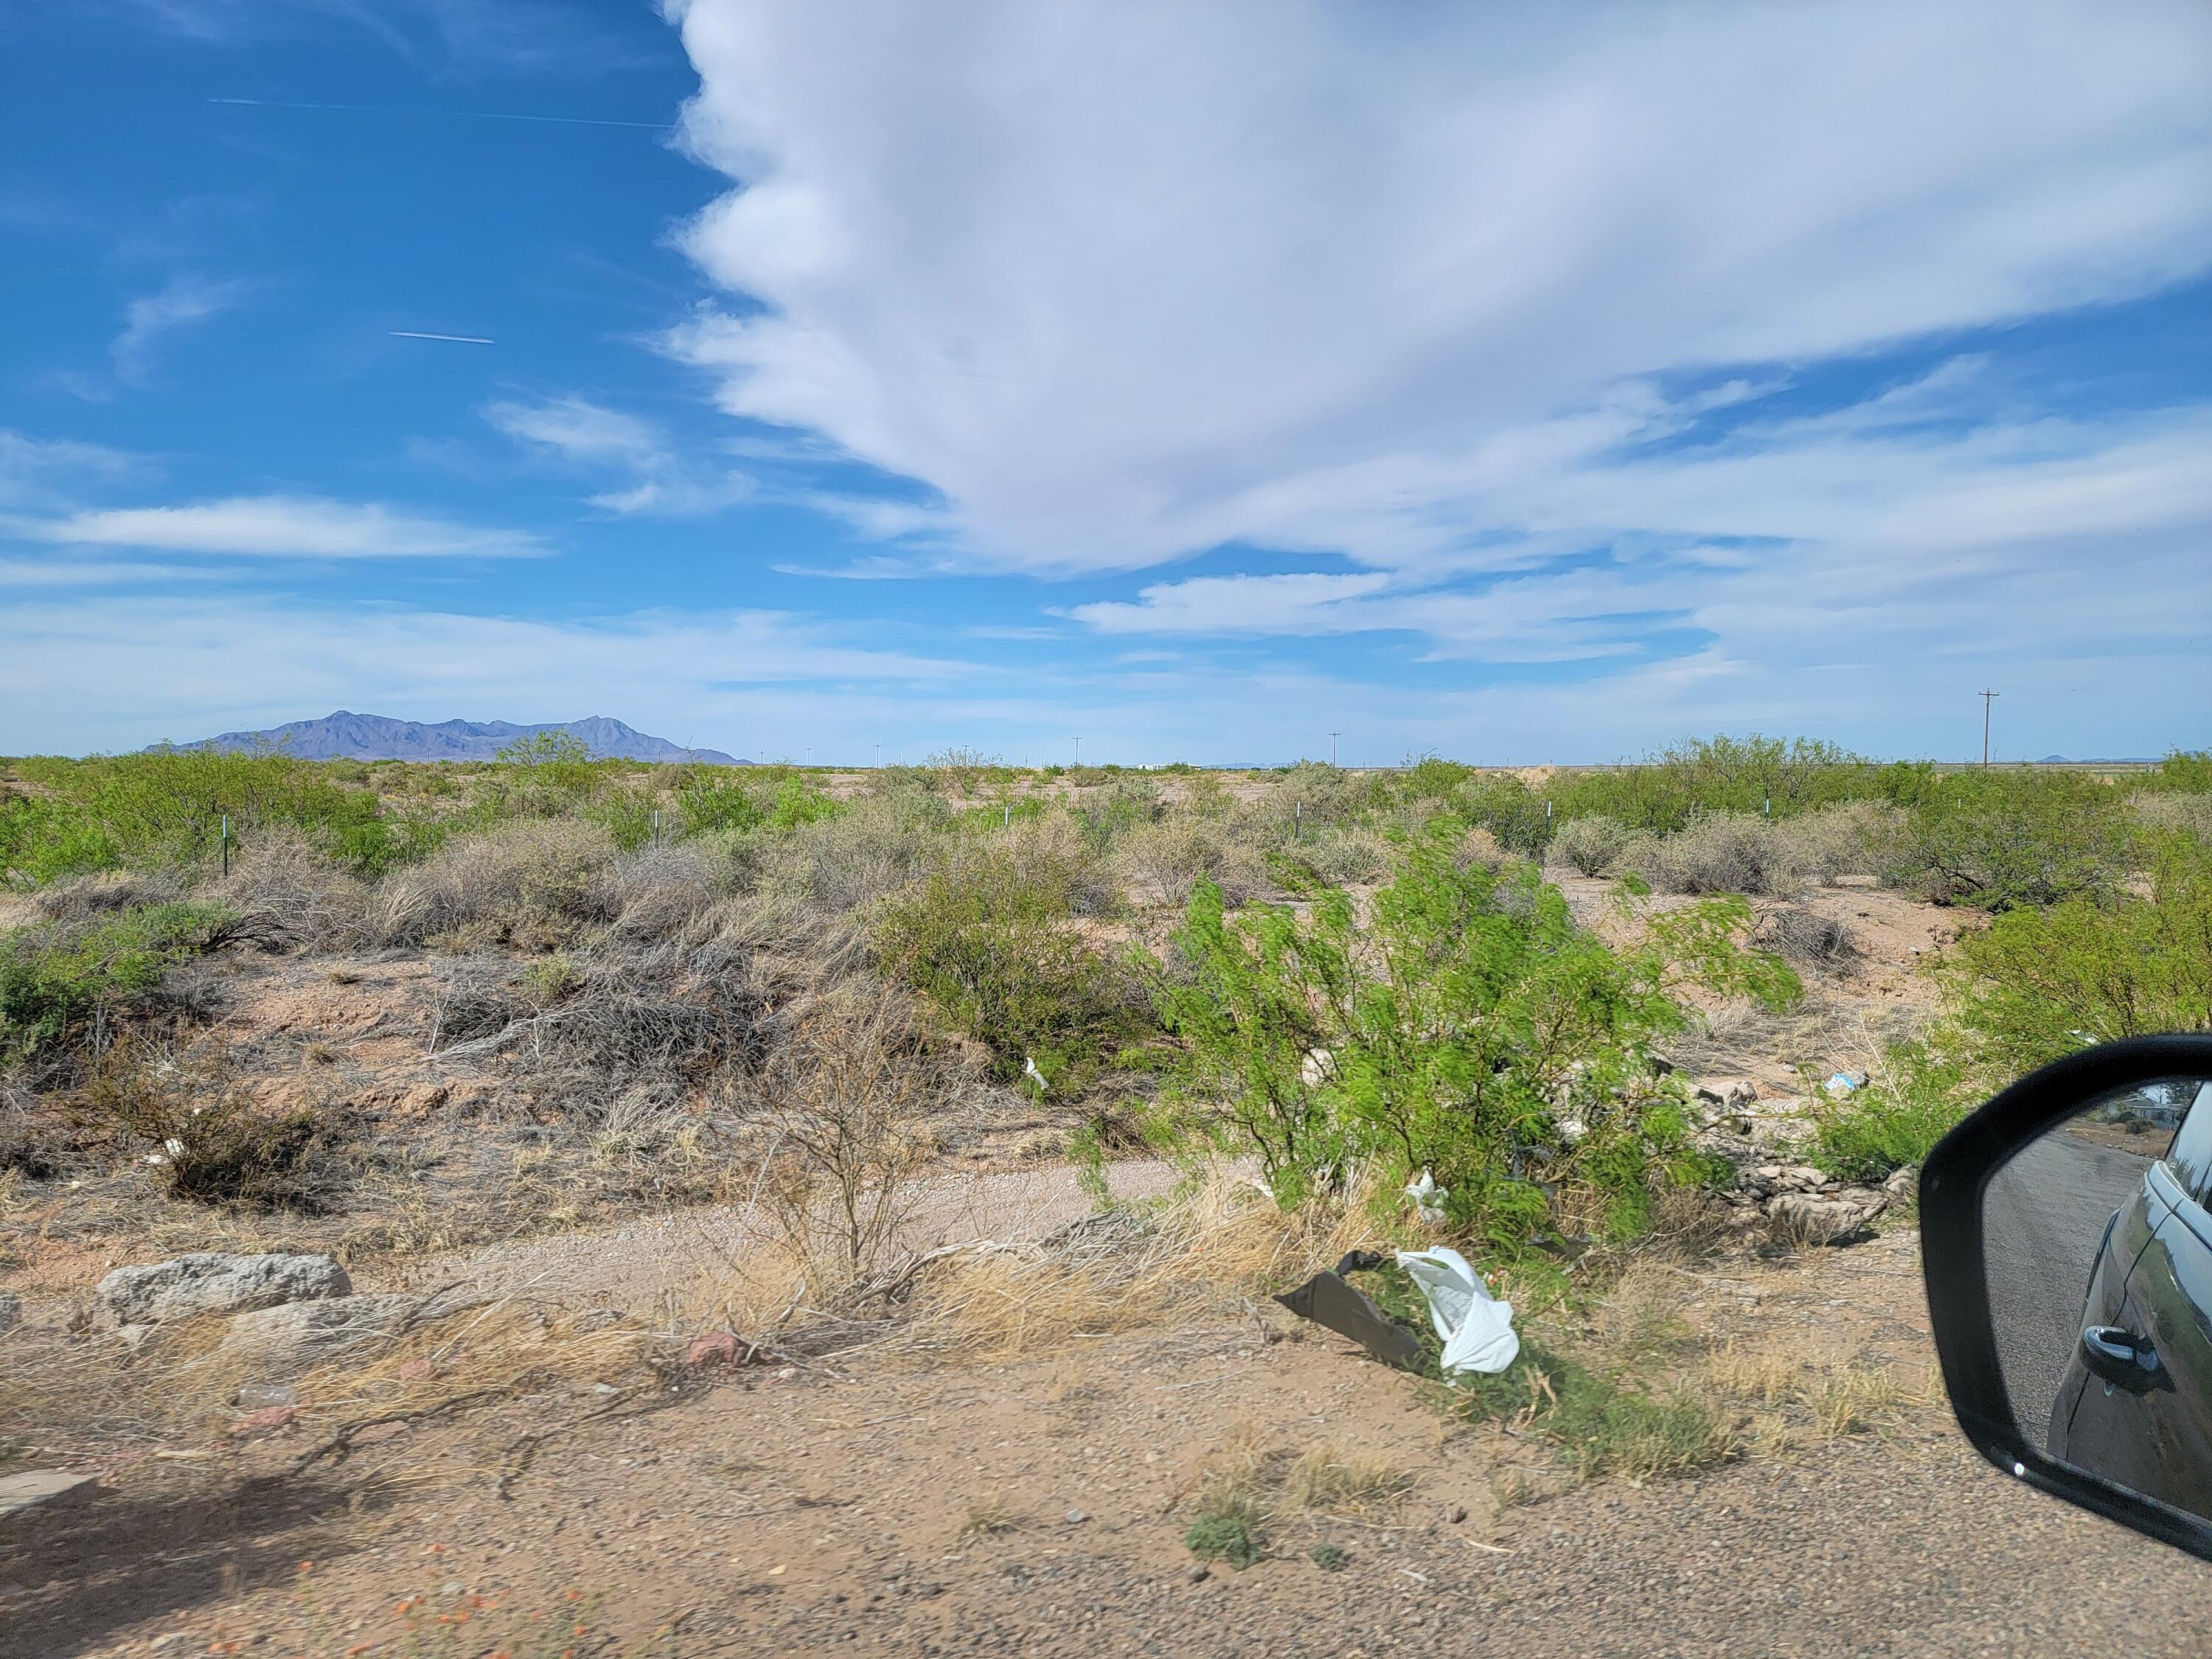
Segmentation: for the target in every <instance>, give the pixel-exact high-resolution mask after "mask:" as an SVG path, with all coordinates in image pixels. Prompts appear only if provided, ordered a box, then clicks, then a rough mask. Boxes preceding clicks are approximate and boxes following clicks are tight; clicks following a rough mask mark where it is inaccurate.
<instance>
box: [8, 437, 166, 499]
mask: <svg viewBox="0 0 2212 1659" xmlns="http://www.w3.org/2000/svg"><path fill="white" fill-rule="evenodd" d="M143 467H144V463H143V461H141V460H140V459H139V458H138V457H137V456H135V455H131V454H126V453H125V452H123V451H122V450H119V449H110V448H107V447H105V446H104V445H100V444H87V443H76V442H72V441H69V440H67V439H59V438H33V437H29V436H27V435H24V434H23V433H21V432H16V431H12V430H10V429H9V428H6V427H0V509H9V510H15V511H27V512H52V511H57V510H60V509H63V508H65V507H68V506H69V505H70V502H71V501H72V499H73V497H74V494H75V492H76V490H77V489H82V487H83V486H85V485H86V484H88V483H94V482H106V483H112V482H114V481H116V480H118V479H120V478H124V477H129V476H130V475H131V474H133V473H136V472H138V471H142V470H143Z"/></svg>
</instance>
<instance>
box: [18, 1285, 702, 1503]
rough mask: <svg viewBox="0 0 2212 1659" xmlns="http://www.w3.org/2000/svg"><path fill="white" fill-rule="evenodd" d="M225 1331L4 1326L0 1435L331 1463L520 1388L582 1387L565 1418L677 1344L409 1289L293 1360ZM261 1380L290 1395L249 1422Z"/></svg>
mask: <svg viewBox="0 0 2212 1659" xmlns="http://www.w3.org/2000/svg"><path fill="white" fill-rule="evenodd" d="M227 1330H228V1321H227V1320H225V1319H223V1318H222V1317H221V1316H208V1317H203V1318H198V1319H191V1320H185V1321H179V1322H174V1323H172V1324H165V1325H162V1326H160V1327H157V1328H155V1330H154V1331H153V1333H152V1334H150V1335H148V1336H146V1337H144V1338H143V1340H139V1341H137V1342H136V1343H133V1342H131V1341H129V1340H125V1338H124V1337H122V1336H120V1335H118V1334H114V1333H102V1332H97V1331H89V1330H83V1329H77V1330H62V1329H57V1328H54V1327H52V1326H51V1325H48V1326H42V1327H38V1328H17V1329H16V1330H15V1331H13V1332H10V1333H9V1334H8V1336H7V1337H6V1338H5V1339H3V1340H0V1352H4V1354H5V1358H6V1364H7V1370H8V1375H9V1387H8V1388H7V1389H5V1390H0V1445H6V1446H9V1447H12V1448H13V1449H15V1450H16V1451H17V1452H18V1453H19V1454H21V1455H40V1454H43V1455H52V1456H59V1457H85V1456H90V1455H100V1454H104V1453H110V1452H112V1451H114V1450H115V1449H118V1447H125V1446H131V1445H137V1446H139V1447H142V1448H143V1447H145V1446H148V1445H155V1446H159V1447H161V1448H162V1449H164V1451H165V1452H166V1453H167V1455H169V1456H171V1457H174V1458H179V1459H185V1460H192V1459H197V1460H200V1461H202V1462H204V1463H205V1464H206V1465H207V1466H208V1467H209V1468H211V1469H219V1468H222V1466H223V1464H224V1463H225V1462H227V1461H228V1454H229V1452H230V1450H231V1449H233V1448H234V1447H235V1446H236V1445H237V1444H238V1443H239V1439H238V1437H239V1433H240V1430H241V1428H245V1429H246V1430H250V1431H255V1432H260V1431H276V1430H280V1429H281V1430H282V1431H283V1433H284V1435H285V1439H284V1440H283V1447H284V1449H285V1451H286V1452H287V1453H288V1454H297V1455H298V1456H299V1457H300V1458H308V1457H311V1456H312V1457H314V1458H315V1459H316V1460H317V1461H321V1460H322V1459H327V1458H337V1459H338V1460H339V1461H343V1460H344V1459H345V1458H348V1457H351V1456H354V1455H359V1454H362V1453H364V1452H367V1451H369V1450H371V1449H374V1447H375V1446H376V1445H377V1444H378V1443H380V1439H381V1438H382V1437H384V1436H386V1435H400V1434H404V1432H405V1431H406V1430H407V1429H408V1428H409V1427H410V1425H414V1424H416V1423H418V1422H422V1421H424V1420H428V1419H438V1418H441V1417H444V1416H447V1415H449V1414H451V1413H453V1412H455V1411H457V1410H460V1409H463V1408H465V1407H472V1406H476V1405H480V1404H489V1403H494V1402H496V1401H502V1400H511V1399H514V1398H516V1397H518V1396H520V1395H525V1394H529V1395H556V1396H557V1395H582V1396H584V1397H585V1398H586V1399H587V1400H588V1401H590V1402H591V1404H590V1405H586V1404H579V1405H578V1406H576V1407H574V1416H576V1417H580V1416H582V1415H583V1414H584V1413H586V1411H588V1410H589V1409H591V1407H592V1405H596V1404H599V1403H602V1402H603V1400H604V1396H602V1395H599V1394H598V1393H596V1392H595V1390H596V1389H598V1388H599V1387H601V1386H605V1387H606V1388H609V1389H612V1390H613V1391H614V1392H615V1394H616V1395H629V1394H632V1393H635V1392H638V1391H641V1390H647V1389H652V1388H653V1387H655V1386H658V1379H659V1376H661V1374H662V1373H663V1372H664V1371H665V1370H667V1369H668V1368H669V1367H670V1366H671V1364H674V1362H675V1359H676V1358H677V1356H678V1355H679V1354H680V1352H681V1349H680V1346H679V1345H678V1343H677V1342H676V1340H674V1339H672V1338H671V1337H669V1336H668V1335H666V1334H665V1333H664V1334H653V1333H651V1332H648V1331H647V1329H646V1328H645V1327H644V1326H643V1325H642V1324H641V1323H640V1322H635V1321H631V1320H619V1321H612V1322H610V1321H607V1320H606V1319H605V1318H604V1317H603V1316H599V1315H597V1314H592V1313H585V1312H580V1311H578V1310H563V1309H560V1308H553V1307H545V1306H540V1305H537V1304H532V1303H528V1302H526V1301H521V1300H518V1299H513V1298H504V1299H501V1300H498V1301H492V1302H487V1303H481V1304H478V1305H475V1306H465V1307H459V1308H456V1307H453V1299H452V1297H451V1295H450V1294H447V1295H444V1296H440V1295H436V1294H433V1295H430V1296H427V1297H423V1298H422V1299H421V1302H420V1305H419V1308H418V1310H416V1317H414V1318H413V1319H412V1320H411V1322H395V1324H394V1326H393V1327H392V1328H386V1329H385V1330H384V1331H383V1332H382V1333H380V1334H379V1333H377V1332H374V1331H373V1330H365V1331H364V1333H363V1334H362V1338H361V1340H359V1341H357V1342H356V1344H355V1345H354V1346H350V1347H349V1348H347V1349H345V1350H344V1351H343V1352H335V1353H331V1354H329V1355H327V1356H326V1357H325V1358H323V1359H322V1360H321V1361H320V1362H319V1363H313V1364H309V1365H308V1366H307V1368H306V1369H305V1370H295V1369H288V1368H285V1367H283V1366H282V1365H281V1364H279V1365H275V1366H272V1364H271V1362H270V1361H269V1360H268V1359H267V1358H256V1357H254V1356H252V1355H249V1354H246V1353H245V1352H239V1351H237V1350H235V1349H234V1348H226V1347H225V1346H223V1338H224V1336H225V1334H226V1332H227ZM276 1387H285V1388H289V1389H291V1390H292V1391H293V1393H294V1395H295V1396H296V1403H295V1405H294V1406H293V1407H292V1408H291V1412H290V1414H289V1417H287V1418H286V1419H284V1420H283V1421H282V1422H274V1421H269V1422H259V1423H257V1419H253V1418H252V1417H250V1416H248V1415H247V1413H250V1412H252V1411H254V1410H256V1409H258V1408H260V1407H266V1406H269V1405H270V1404H271V1403H272V1401H271V1399H270V1397H268V1396H266V1395H264V1394H261V1393H256V1392H255V1390H257V1389H260V1390H266V1389H271V1388H276ZM431 1473H432V1472H431V1471H428V1470H424V1469H419V1468H418V1469H417V1470H416V1474H417V1475H418V1476H419V1477H422V1478H428V1475H429V1474H431ZM447 1473H449V1474H461V1473H465V1471H449V1472H447Z"/></svg>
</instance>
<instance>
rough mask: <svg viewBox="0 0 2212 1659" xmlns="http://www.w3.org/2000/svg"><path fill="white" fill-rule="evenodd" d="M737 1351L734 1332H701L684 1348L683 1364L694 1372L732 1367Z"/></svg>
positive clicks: (735, 1360)
mask: <svg viewBox="0 0 2212 1659" xmlns="http://www.w3.org/2000/svg"><path fill="white" fill-rule="evenodd" d="M739 1351H740V1350H739V1346H738V1338H737V1333H736V1332H734V1331H702V1332H701V1333H700V1334H698V1335H696V1336H695V1337H693V1338H692V1339H691V1340H690V1343H689V1344H688V1345H687V1346H685V1348H684V1364H686V1365H689V1366H690V1368H691V1369H692V1370H708V1369H709V1368H711V1367H715V1366H729V1365H734V1364H737V1363H738V1352H739Z"/></svg>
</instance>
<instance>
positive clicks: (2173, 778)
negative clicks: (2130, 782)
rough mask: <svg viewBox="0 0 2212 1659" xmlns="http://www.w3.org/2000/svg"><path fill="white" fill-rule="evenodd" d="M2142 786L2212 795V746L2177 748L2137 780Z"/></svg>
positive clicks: (2180, 792) (2183, 792)
mask: <svg viewBox="0 0 2212 1659" xmlns="http://www.w3.org/2000/svg"><path fill="white" fill-rule="evenodd" d="M2136 787H2137V788H2139V789H2154V790H2160V791H2163V792H2165V793H2170V794H2176V795H2212V749H2177V750H2174V751H2173V752H2172V754H2170V755H2168V756H2167V757H2166V758H2165V759H2164V760H2162V761H2160V763H2158V765H2157V766H2156V767H2155V768H2154V769H2152V770H2151V771H2149V772H2148V773H2146V774H2144V775H2143V776H2142V778H2140V779H2138V780H2137V781H2136Z"/></svg>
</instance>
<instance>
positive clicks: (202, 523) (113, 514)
mask: <svg viewBox="0 0 2212 1659" xmlns="http://www.w3.org/2000/svg"><path fill="white" fill-rule="evenodd" d="M10 527H11V528H13V529H14V531H15V533H17V534H18V535H21V536H26V537H28V538H33V539H36V540H40V541H47V542H60V543H65V544H82V545H91V546H101V547H137V548H144V549H147V550H150V551H157V552H164V553H214V554H241V555H250V556H269V557H280V558H307V559H380V558H421V557H435V556H461V555H473V556H480V557H512V556H526V555H531V554H539V553H544V552H546V551H547V548H546V547H545V545H544V544H543V543H542V542H540V541H539V540H538V538H536V537H534V536H531V535H527V534H525V533H523V532H520V531H513V530H497V529H487V528H483V527H480V526H474V525H466V524H460V523H457V522H455V521H453V520H449V519H438V518H430V517H427V516H423V515H420V514H416V513H401V512H397V511H395V510H393V509H392V508H391V507H386V506H384V505H382V504H381V503H380V502H374V501H368V502H354V501H331V500H327V499H325V498H324V497H322V496H318V495H240V496H233V497H231V498H230V499H228V500H227V501H197V502H194V503H191V504H190V505H186V506H181V507H108V508H102V509H94V510H88V511H84V512H79V513H70V515H69V516H68V517H66V518H61V519H52V520H17V521H16V522H15V524H14V525H13V526H10Z"/></svg>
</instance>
